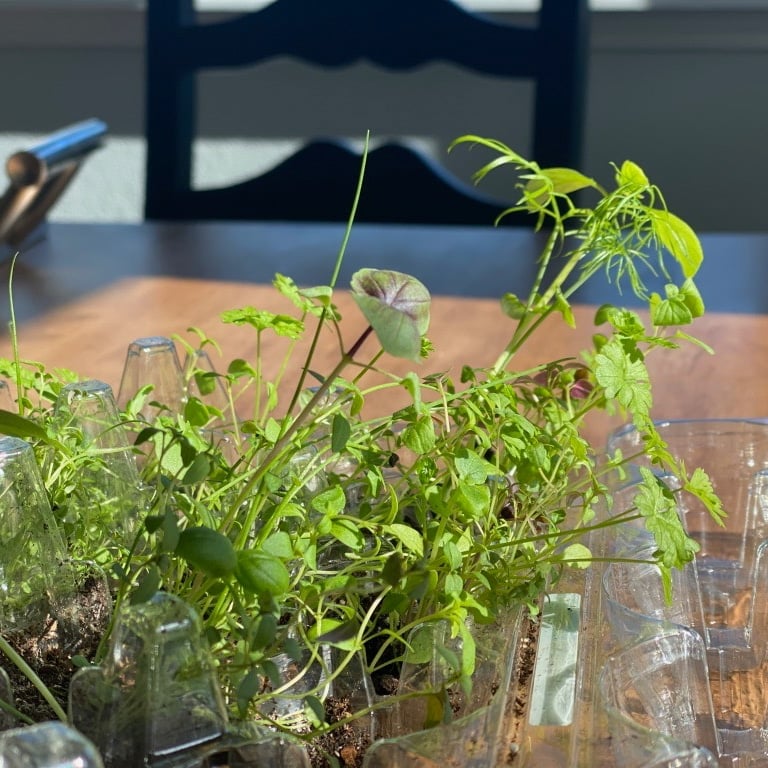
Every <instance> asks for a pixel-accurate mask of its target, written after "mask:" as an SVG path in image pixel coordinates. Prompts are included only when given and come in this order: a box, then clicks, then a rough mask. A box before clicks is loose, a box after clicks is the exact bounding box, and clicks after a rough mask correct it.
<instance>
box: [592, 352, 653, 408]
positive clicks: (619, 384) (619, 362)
mask: <svg viewBox="0 0 768 768" xmlns="http://www.w3.org/2000/svg"><path fill="white" fill-rule="evenodd" d="M595 378H596V379H597V382H598V384H600V386H602V387H603V388H604V389H605V394H606V397H608V398H609V399H616V400H617V402H618V403H619V404H620V405H621V406H623V407H624V408H626V409H627V410H629V411H631V412H633V413H634V414H638V415H644V414H648V413H649V412H650V409H651V404H652V398H651V384H650V378H649V376H648V369H647V368H646V366H645V363H644V362H643V361H642V360H634V359H631V358H630V357H629V356H628V355H627V354H626V353H625V351H624V349H623V347H622V346H621V342H620V341H619V340H618V339H616V338H613V339H610V340H609V341H608V342H607V343H606V344H605V345H604V346H603V348H602V349H601V350H600V352H599V353H598V354H597V355H596V356H595Z"/></svg>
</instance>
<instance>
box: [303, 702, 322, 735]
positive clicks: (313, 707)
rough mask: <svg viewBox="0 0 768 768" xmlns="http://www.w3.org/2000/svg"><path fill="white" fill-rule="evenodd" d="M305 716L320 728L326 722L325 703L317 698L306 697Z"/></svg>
mask: <svg viewBox="0 0 768 768" xmlns="http://www.w3.org/2000/svg"><path fill="white" fill-rule="evenodd" d="M304 715H305V716H306V718H307V720H309V722H310V723H311V724H312V725H313V726H314V727H315V728H319V727H320V726H321V725H322V724H323V723H324V722H325V707H324V706H323V702H322V701H320V699H318V698H317V696H305V697H304Z"/></svg>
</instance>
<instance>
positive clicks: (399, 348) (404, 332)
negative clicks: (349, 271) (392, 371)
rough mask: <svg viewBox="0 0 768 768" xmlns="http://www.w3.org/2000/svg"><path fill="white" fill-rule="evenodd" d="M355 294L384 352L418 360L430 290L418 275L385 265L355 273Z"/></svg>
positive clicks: (353, 285)
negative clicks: (384, 268)
mask: <svg viewBox="0 0 768 768" xmlns="http://www.w3.org/2000/svg"><path fill="white" fill-rule="evenodd" d="M351 286H352V297H353V298H354V300H355V302H356V303H357V305H358V307H360V310H361V311H362V313H363V315H365V318H366V320H368V322H369V323H370V324H371V327H372V328H373V330H374V331H375V333H376V336H377V337H378V339H379V343H380V344H381V346H382V348H383V349H384V351H385V352H387V353H389V354H390V355H394V356H395V357H403V358H406V359H408V360H414V361H418V360H419V359H420V356H421V337H422V336H424V334H425V333H426V332H427V328H428V327H429V305H430V296H429V291H428V290H427V289H426V288H425V287H424V285H423V284H422V283H421V282H419V281H418V280H417V279H416V278H415V277H411V276H410V275H405V274H403V273H402V272H395V271H393V270H383V269H361V270H359V271H357V272H356V273H355V274H354V275H353V276H352V283H351Z"/></svg>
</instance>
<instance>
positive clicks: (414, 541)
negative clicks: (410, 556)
mask: <svg viewBox="0 0 768 768" xmlns="http://www.w3.org/2000/svg"><path fill="white" fill-rule="evenodd" d="M383 530H384V533H387V534H390V535H391V536H394V537H395V538H396V539H397V540H398V541H399V542H400V543H401V544H402V545H403V546H404V547H405V548H406V549H407V550H409V551H410V552H414V553H415V554H416V555H418V556H419V557H422V556H423V555H424V539H423V538H422V536H421V534H420V533H419V532H418V531H417V530H416V529H414V528H411V526H410V525H405V524H404V523H392V524H391V525H385V526H383Z"/></svg>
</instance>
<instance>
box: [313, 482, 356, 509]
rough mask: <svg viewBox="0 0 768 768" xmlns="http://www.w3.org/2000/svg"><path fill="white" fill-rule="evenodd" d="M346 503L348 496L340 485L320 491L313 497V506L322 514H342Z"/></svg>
mask: <svg viewBox="0 0 768 768" xmlns="http://www.w3.org/2000/svg"><path fill="white" fill-rule="evenodd" d="M346 504H347V498H346V496H345V495H344V490H343V489H342V488H341V487H340V486H338V485H334V486H333V488H328V489H327V490H325V491H322V492H321V493H318V494H317V496H315V497H314V498H313V499H312V507H313V508H314V509H315V510H317V511H318V512H320V513H321V514H322V515H328V516H334V515H340V514H341V513H342V512H343V511H344V507H345V506H346Z"/></svg>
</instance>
